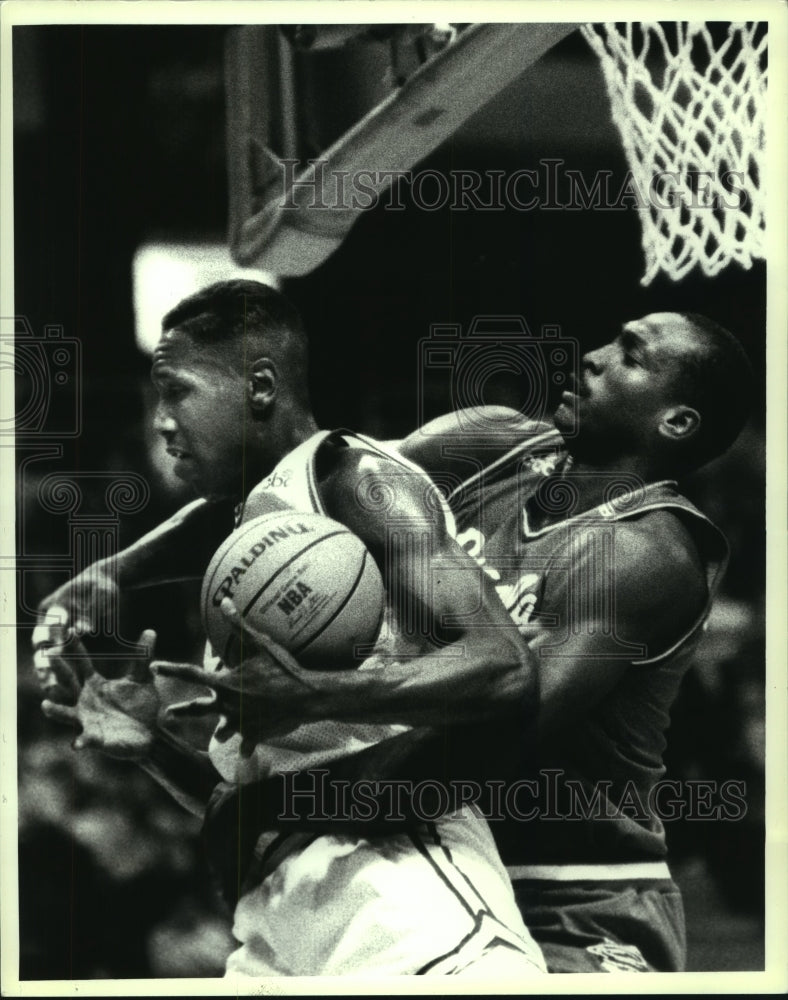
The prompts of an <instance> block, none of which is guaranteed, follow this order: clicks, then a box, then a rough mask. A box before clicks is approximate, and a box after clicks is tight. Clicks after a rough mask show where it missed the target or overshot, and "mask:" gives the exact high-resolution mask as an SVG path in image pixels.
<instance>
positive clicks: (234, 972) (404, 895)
mask: <svg viewBox="0 0 788 1000" xmlns="http://www.w3.org/2000/svg"><path fill="white" fill-rule="evenodd" d="M329 438H332V439H333V442H334V443H342V444H345V445H347V446H348V447H354V448H364V449H367V450H368V451H372V452H375V453H378V454H382V455H385V456H386V457H387V458H391V459H393V460H394V461H395V462H397V463H398V464H399V465H400V466H402V467H403V469H407V471H408V472H409V473H413V472H414V471H415V472H417V473H418V474H419V475H421V476H423V477H424V482H425V489H428V490H431V491H432V493H433V494H434V496H435V497H436V498H437V491H436V490H435V487H434V486H433V485H432V483H431V481H430V480H429V479H428V477H427V476H426V475H425V474H424V472H422V470H420V469H418V467H417V466H415V465H413V464H412V463H410V462H408V461H406V460H405V459H403V458H401V457H400V456H398V455H396V454H393V453H389V452H388V451H387V450H386V449H385V448H384V447H382V446H381V445H380V444H378V443H376V442H373V441H371V440H370V439H368V438H363V437H361V436H359V435H354V434H349V433H346V432H341V431H335V432H327V431H324V432H320V433H318V434H315V435H313V436H312V437H311V438H309V439H308V440H307V441H305V442H304V443H303V444H301V445H299V446H298V447H297V448H295V449H294V450H293V451H291V452H290V453H289V454H288V455H286V456H285V457H284V458H283V459H282V461H281V462H279V463H278V465H277V466H276V468H275V469H274V470H273V471H272V472H271V474H270V475H269V476H267V477H266V478H265V479H264V480H263V481H262V482H260V483H259V484H258V485H257V486H256V487H255V488H254V489H253V490H252V492H251V494H250V495H249V497H248V499H247V502H246V510H247V511H248V512H249V513H250V515H251V516H256V515H257V513H263V512H265V511H266V509H272V508H274V509H275V508H281V507H283V506H286V507H290V508H292V509H293V510H298V511H304V512H307V511H311V512H315V513H319V514H326V513H327V512H326V510H325V508H324V507H323V503H322V500H321V498H320V492H319V490H318V486H317V476H316V468H315V465H316V461H317V456H318V451H319V449H320V447H321V445H323V444H324V443H325V442H327V441H328V439H329ZM435 510H436V515H437V516H440V517H443V518H444V523H445V525H446V527H447V529H448V530H449V532H450V533H451V534H454V524H453V518H452V516H451V514H450V512H449V510H448V507H446V506H445V503H444V502H442V501H441V500H438V499H436V501H435ZM396 625H397V623H396V620H395V613H394V611H393V610H392V608H391V607H387V608H386V612H385V614H384V621H383V625H382V627H381V633H380V636H379V637H378V643H377V648H378V650H383V651H389V652H396V644H397V634H398V632H397V628H396ZM360 669H364V666H363V665H362V667H361V668H360ZM371 669H385V662H384V663H383V665H381V666H378V667H373V668H371ZM407 728H408V727H406V726H392V725H363V724H356V723H345V722H332V721H327V722H314V723H311V722H310V723H307V724H305V725H302V726H299V727H298V728H297V729H295V730H293V731H292V732H290V733H287V734H284V735H282V736H280V737H277V738H275V739H271V740H270V741H269V742H268V743H266V744H265V745H259V746H257V747H256V748H255V750H254V751H253V753H252V755H251V757H246V758H244V757H242V756H241V754H240V736H239V735H237V734H236V735H233V736H231V737H230V738H229V739H224V737H225V736H226V732H225V733H222V732H221V730H222V723H220V726H219V727H218V728H217V734H218V735H219V736H220V737H222V738H221V739H218V738H217V736H216V735H215V736H214V739H213V740H212V742H211V746H210V756H211V760H212V761H213V763H214V765H215V766H216V768H217V769H218V770H219V772H220V773H221V774H222V776H223V777H224V778H225V780H227V781H230V782H237V783H246V782H251V781H255V780H258V779H261V778H265V777H267V776H269V775H270V774H272V773H275V772H283V771H296V770H298V771H305V770H307V769H309V768H311V767H316V766H318V765H320V764H325V763H327V762H329V761H331V760H333V759H335V758H339V757H344V756H346V755H348V754H351V753H354V752H355V751H358V750H362V749H364V748H365V747H368V746H372V745H374V744H375V743H377V742H379V741H380V740H383V739H385V738H387V737H389V736H392V735H393V734H395V733H397V732H402V731H404V730H405V729H407ZM233 934H234V936H235V937H236V939H237V940H238V941H239V943H240V946H239V948H238V949H237V951H235V952H234V953H233V954H232V955H231V956H230V958H229V960H228V963H227V975H228V976H240V977H245V976H254V977H257V976H282V975H301V976H309V975H312V976H314V975H327V976H334V975H336V976H347V975H349V976H354V975H355V976H362V975H381V976H382V975H409V974H420V975H463V976H482V975H485V976H492V977H495V976H501V977H503V976H506V977H510V978H519V977H523V976H531V975H535V974H541V973H543V972H545V971H546V970H545V966H544V961H543V959H542V955H541V952H540V950H539V948H538V946H537V945H536V944H535V942H534V941H533V939H532V938H531V936H530V934H529V933H528V931H527V930H526V928H525V926H524V924H523V922H522V918H521V917H520V913H519V910H518V909H517V904H516V902H515V899H514V894H513V892H512V888H511V884H510V882H509V879H508V876H507V875H506V871H505V869H504V867H503V864H502V863H501V860H500V858H499V856H498V851H497V849H496V847H495V842H494V840H493V838H492V834H491V833H490V830H489V827H488V826H487V823H486V821H485V820H484V819H482V818H481V817H479V816H476V815H474V814H473V813H472V812H471V811H470V810H466V811H465V812H463V813H462V814H460V813H456V814H453V815H450V816H447V817H442V818H441V819H440V820H439V821H438V822H425V823H424V824H421V825H419V826H418V827H414V828H412V829H409V831H408V832H407V833H392V834H391V835H387V836H380V835H378V836H374V837H372V836H370V837H367V836H356V835H353V834H345V833H343V834H321V835H318V834H304V833H288V832H286V831H285V832H281V831H280V832H264V833H262V834H261V835H260V837H259V839H258V842H257V846H256V849H255V862H254V863H253V865H252V872H251V873H249V874H248V875H247V878H246V880H245V884H244V887H243V889H242V893H241V898H240V900H239V902H238V904H237V906H236V909H235V920H234V926H233Z"/></svg>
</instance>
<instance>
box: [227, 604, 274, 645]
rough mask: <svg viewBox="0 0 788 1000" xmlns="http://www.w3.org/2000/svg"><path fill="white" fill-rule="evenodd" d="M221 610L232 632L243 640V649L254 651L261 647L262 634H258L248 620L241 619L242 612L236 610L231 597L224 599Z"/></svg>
mask: <svg viewBox="0 0 788 1000" xmlns="http://www.w3.org/2000/svg"><path fill="white" fill-rule="evenodd" d="M219 610H220V611H221V613H222V614H223V615H224V617H225V618H226V619H227V622H228V623H229V625H230V627H231V628H232V630H233V631H234V632H235V634H236V635H237V636H238V638H239V639H240V640H241V644H242V645H241V648H242V649H243V647H244V645H246V647H247V649H249V648H250V647H251V649H252V651H254V650H255V649H256V648H257V647H259V646H260V644H261V641H262V639H263V638H264V637H263V633H262V632H258V631H257V629H255V628H254V627H253V626H252V625H250V624H249V621H248V620H247V619H244V618H242V617H241V612H240V611H239V610H238V608H236V606H235V605H234V604H233V602H232V601H231V600H230V598H229V597H223V598H222V601H221V604H220V605H219Z"/></svg>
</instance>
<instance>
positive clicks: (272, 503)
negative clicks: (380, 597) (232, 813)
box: [209, 430, 455, 784]
mask: <svg viewBox="0 0 788 1000" xmlns="http://www.w3.org/2000/svg"><path fill="white" fill-rule="evenodd" d="M330 446H333V447H349V448H360V449H363V450H365V451H368V452H372V453H374V454H377V455H382V456H384V457H385V458H387V459H389V460H391V461H393V462H395V463H396V464H397V465H398V466H399V467H400V468H402V469H403V471H407V472H408V473H416V474H418V475H419V476H420V477H422V478H423V479H424V483H425V490H429V491H430V495H431V496H432V497H434V500H435V504H436V516H439V517H443V519H444V522H445V526H446V528H447V530H448V531H449V532H450V533H451V534H453V533H454V530H455V529H454V519H453V515H452V513H451V511H450V509H449V507H448V505H447V504H446V503H445V501H444V500H443V499H442V497H441V495H440V494H439V493H438V491H437V490H435V488H434V486H433V485H432V483H431V482H430V480H429V479H428V477H427V476H426V475H425V473H424V472H423V470H422V469H419V468H418V466H416V465H414V464H413V463H412V462H410V461H408V460H407V459H405V458H403V457H402V456H401V455H397V454H396V453H394V452H390V451H388V450H387V449H386V448H385V447H383V446H382V445H380V444H379V443H378V442H375V441H372V440H371V439H370V438H366V437H362V436H361V435H358V434H351V433H350V432H346V431H341V430H339V431H319V432H318V433H316V434H314V435H312V437H310V438H308V439H307V440H306V441H304V442H303V443H302V444H300V445H298V446H297V447H296V448H294V449H293V450H292V451H291V452H289V453H288V454H287V455H286V456H285V457H284V458H283V459H282V460H281V461H280V462H279V463H278V464H277V465H276V467H275V468H274V469H273V471H272V472H271V473H270V474H269V475H268V476H266V477H265V478H264V479H262V480H261V481H260V483H258V484H257V486H255V487H254V489H253V490H252V491H251V493H250V494H249V496H248V497H247V499H246V503H245V505H244V508H243V511H242V517H241V518H240V520H242V521H245V520H249V518H251V517H256V516H259V515H261V514H264V513H267V512H268V511H272V510H279V509H283V508H290V509H292V510H295V511H303V512H312V513H316V514H323V515H325V516H329V515H328V513H327V511H326V509H325V507H324V505H323V501H322V499H321V497H320V490H319V488H318V477H317V469H316V463H317V462H318V461H319V458H320V454H321V450H322V449H325V448H327V447H330ZM362 486H363V484H362ZM370 503H371V504H373V505H374V503H375V497H372V498H371V500H370ZM437 505H440V506H437ZM397 634H398V629H397V622H396V615H395V612H394V610H393V609H392V607H391V606H390V605H388V606H387V607H386V609H385V612H384V616H383V622H382V625H381V630H380V634H379V637H378V640H377V643H376V651H377V652H387V653H393V652H395V649H396V641H397V640H396V636H397ZM216 662H217V661H216V660H215V659H214V665H215V664H216ZM360 669H365V666H364V665H362V667H361V668H360ZM370 669H385V666H377V667H376V666H372V667H370ZM407 728H408V727H407V726H401V725H381V724H375V725H366V724H362V723H352V722H335V721H321V722H310V723H307V724H305V725H303V726H299V727H298V728H297V729H295V730H293V731H292V732H290V733H286V734H282V735H279V736H273V737H271V738H270V739H269V740H268V741H267V742H266V743H265V744H258V745H257V746H256V748H255V750H254V751H253V753H252V755H251V756H246V757H245V756H242V755H241V753H240V744H241V737H240V734H238V733H235V734H234V735H231V736H229V738H225V737H226V733H227V731H226V730H225V727H224V723H223V722H222V723H220V725H219V727H217V730H216V731H215V733H214V736H213V738H212V740H211V744H210V747H209V754H210V757H211V761H212V762H213V764H214V767H216V769H217V770H218V771H219V773H220V774H221V775H222V777H223V778H224V780H225V781H229V782H231V783H239V782H240V783H244V784H246V783H249V782H252V781H259V780H261V779H264V778H266V777H268V776H269V775H271V774H273V773H277V772H281V771H292V770H306V769H308V768H310V767H315V766H317V765H319V764H324V763H327V762H328V761H331V760H334V759H336V758H339V757H344V756H347V755H349V754H352V753H356V752H357V751H360V750H363V749H364V748H365V747H368V746H372V745H373V744H375V743H378V742H379V741H380V740H382V739H385V738H387V737H388V736H393V735H395V734H396V733H399V732H403V731H404V730H405V729H407Z"/></svg>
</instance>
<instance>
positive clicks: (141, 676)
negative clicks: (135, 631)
mask: <svg viewBox="0 0 788 1000" xmlns="http://www.w3.org/2000/svg"><path fill="white" fill-rule="evenodd" d="M137 643H138V644H139V645H140V646H142V653H143V655H142V656H141V657H135V658H134V659H133V660H131V661H130V662H129V672H128V676H129V678H130V679H131V680H133V681H137V683H139V684H144V683H145V682H146V681H149V680H150V679H151V672H150V668H151V659H152V657H153V650H154V648H155V646H156V633H155V632H154V631H153V629H150V628H146V629H145V630H144V632H142V634H141V635H140V637H139V639H138V640H137Z"/></svg>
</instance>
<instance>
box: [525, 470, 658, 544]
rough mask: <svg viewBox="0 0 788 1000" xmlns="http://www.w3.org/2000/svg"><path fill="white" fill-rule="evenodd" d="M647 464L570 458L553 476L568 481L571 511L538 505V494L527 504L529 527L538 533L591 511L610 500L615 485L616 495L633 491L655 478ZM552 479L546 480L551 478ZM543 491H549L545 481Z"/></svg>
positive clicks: (550, 505)
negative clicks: (556, 523)
mask: <svg viewBox="0 0 788 1000" xmlns="http://www.w3.org/2000/svg"><path fill="white" fill-rule="evenodd" d="M651 471H652V470H651V469H650V468H649V465H648V463H646V462H645V461H643V460H642V459H641V458H630V457H626V456H619V457H618V458H616V459H614V460H611V461H602V462H594V461H590V460H588V459H587V458H586V459H581V458H579V457H577V456H572V457H570V458H569V459H567V462H566V464H565V465H564V467H563V469H562V470H561V471H560V472H558V473H556V474H555V476H557V477H560V478H566V479H568V480H571V483H572V497H573V501H574V502H573V503H572V505H571V511H565V510H556V508H555V504H553V503H550V502H545V503H541V502H539V498H538V495H537V496H535V497H534V502H533V503H531V504H530V505H529V507H530V509H529V519H530V523H531V527H532V528H534V529H536V530H538V529H539V528H542V527H544V526H545V525H547V524H551V523H555V522H557V521H563V520H566V518H567V517H570V516H576V515H577V514H582V513H583V512H585V511H589V510H593V509H594V508H595V507H599V506H600V505H601V504H603V503H605V502H606V501H609V500H610V487H611V485H612V484H615V485H616V486H617V488H618V490H617V491H618V492H620V491H621V490H625V489H627V488H631V489H637V488H638V487H639V486H641V485H644V484H645V483H648V482H653V481H654V479H655V478H656V477H655V476H653V475H651V474H650V473H651ZM553 478H554V477H550V479H553ZM543 488H544V489H545V490H547V491H548V492H549V491H550V490H551V486H550V485H549V482H548V480H545V482H544V484H543Z"/></svg>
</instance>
